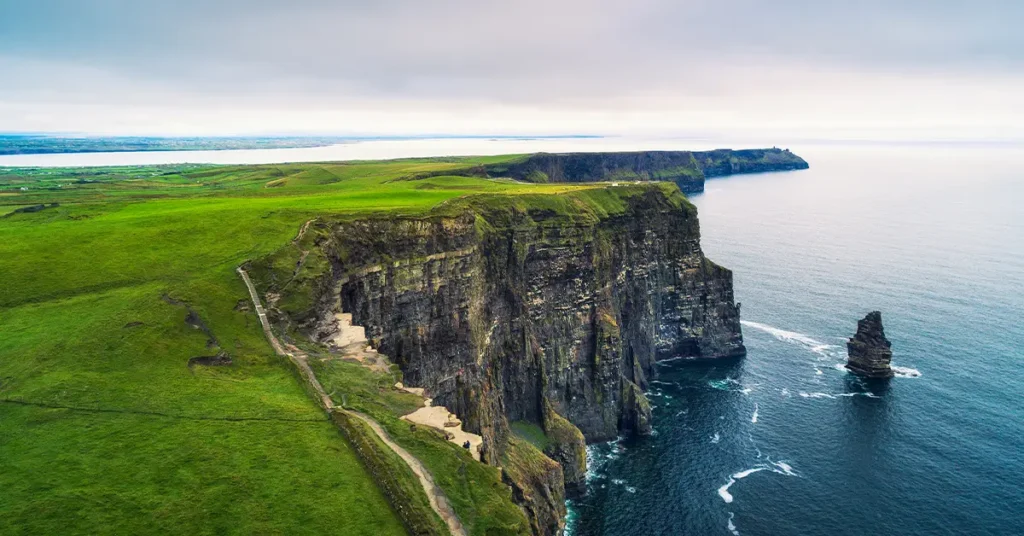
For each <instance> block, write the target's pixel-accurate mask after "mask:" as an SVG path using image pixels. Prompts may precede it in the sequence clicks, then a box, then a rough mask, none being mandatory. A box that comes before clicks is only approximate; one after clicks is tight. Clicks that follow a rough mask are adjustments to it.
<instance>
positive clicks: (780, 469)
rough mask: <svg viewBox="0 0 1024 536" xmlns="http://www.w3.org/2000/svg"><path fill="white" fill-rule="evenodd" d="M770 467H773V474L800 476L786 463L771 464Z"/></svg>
mask: <svg viewBox="0 0 1024 536" xmlns="http://www.w3.org/2000/svg"><path fill="white" fill-rule="evenodd" d="M772 465H773V466H774V467H775V469H773V470H772V472H773V473H779V474H782V475H786V476H800V475H798V474H796V472H795V471H793V467H792V466H791V465H789V464H788V463H786V462H772Z"/></svg>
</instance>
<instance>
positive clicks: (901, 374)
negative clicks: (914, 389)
mask: <svg viewBox="0 0 1024 536" xmlns="http://www.w3.org/2000/svg"><path fill="white" fill-rule="evenodd" d="M892 371H893V373H894V374H896V377H897V378H920V377H921V371H920V370H917V369H915V368H910V367H897V366H892Z"/></svg>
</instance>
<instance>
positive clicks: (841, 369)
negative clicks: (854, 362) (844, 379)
mask: <svg viewBox="0 0 1024 536" xmlns="http://www.w3.org/2000/svg"><path fill="white" fill-rule="evenodd" d="M833 367H835V369H836V370H838V371H839V372H850V369H848V368H846V363H836V364H835V365H833Z"/></svg>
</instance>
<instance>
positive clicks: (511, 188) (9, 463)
mask: <svg viewBox="0 0 1024 536" xmlns="http://www.w3.org/2000/svg"><path fill="white" fill-rule="evenodd" d="M509 158H512V157H489V158H466V159H426V160H424V159H420V160H405V161H389V162H362V163H348V164H294V165H278V166H171V167H147V168H113V169H112V168H99V169H75V170H19V169H0V274H3V276H2V277H0V332H2V333H3V336H2V337H0V438H2V439H0V490H2V491H0V526H7V527H18V528H20V529H21V530H23V531H25V532H28V533H57V532H59V533H64V534H67V533H97V532H109V533H132V534H145V533H161V534H179V533H180V534H202V533H210V532H225V533H313V532H322V533H336V532H343V533H345V534H398V533H403V532H404V529H403V527H402V526H401V524H400V523H399V521H398V518H397V517H396V516H395V514H394V512H393V511H392V510H391V509H390V507H389V506H388V504H387V502H386V501H385V499H384V497H383V495H382V494H381V493H380V491H379V490H378V489H377V488H376V486H375V484H374V482H373V480H372V478H371V477H370V475H369V474H368V473H367V472H366V470H365V469H364V468H363V467H362V465H360V464H359V463H358V460H357V459H356V457H355V455H354V452H353V450H352V447H351V445H349V444H348V443H347V442H346V441H344V440H343V439H342V437H341V436H340V435H339V434H338V432H337V429H336V428H335V427H334V425H333V424H331V423H329V422H328V421H327V420H326V419H325V418H324V416H323V414H322V413H321V412H320V411H319V410H318V408H317V407H316V406H315V405H314V403H313V402H312V401H311V400H309V399H308V398H307V395H306V394H305V393H304V391H303V390H302V388H301V386H300V385H299V384H298V383H297V381H296V380H295V379H294V377H293V376H292V374H291V373H290V371H289V369H288V368H287V367H286V366H285V365H284V364H282V363H281V362H280V361H279V360H278V359H277V358H276V357H275V356H274V355H273V352H272V351H271V349H270V348H269V347H268V345H267V343H266V341H265V340H264V338H263V335H262V333H261V331H260V328H259V324H258V321H257V319H256V317H255V315H254V313H253V312H252V311H251V310H250V307H249V306H248V305H246V301H247V300H246V296H247V294H246V290H245V287H244V285H243V284H242V282H241V281H240V280H239V279H238V277H237V275H236V274H235V272H234V269H235V267H236V266H238V265H239V264H241V263H242V262H244V261H246V260H247V259H252V258H256V257H262V256H266V255H268V254H270V253H271V252H273V251H276V250H279V249H280V248H282V246H284V245H286V244H288V243H289V241H290V240H291V239H292V238H294V237H295V234H296V232H297V231H298V229H299V228H300V226H301V225H302V224H303V222H305V221H307V220H309V219H311V218H314V217H343V218H361V217H369V216H374V217H382V216H387V217H397V216H405V217H419V216H423V215H427V214H432V213H433V214H437V213H452V212H457V211H460V210H465V209H466V208H469V207H471V206H475V207H477V208H480V207H483V208H487V209H489V210H499V209H502V208H507V207H510V206H515V207H520V208H522V209H523V210H542V211H551V212H552V213H554V214H558V215H561V216H565V217H571V218H592V217H602V216H603V215H608V214H614V213H615V212H616V211H619V210H621V207H622V206H623V203H624V202H625V201H624V200H626V199H628V198H629V197H631V196H635V195H640V194H642V193H643V192H644V191H650V190H651V189H657V190H659V191H663V192H665V193H668V194H670V195H669V198H671V199H674V201H673V202H674V203H685V200H683V198H682V196H681V195H679V194H678V191H674V190H672V189H674V186H672V185H651V186H629V187H623V188H619V189H615V188H608V187H607V186H606V185H589V184H579V185H576V184H573V185H570V184H558V185H547V184H523V183H518V182H514V181H508V180H501V179H484V178H477V177H471V176H459V175H461V174H462V173H463V172H464V171H465V170H467V169H470V168H473V167H477V166H481V165H485V164H490V163H495V162H500V161H502V159H509ZM447 173H452V174H454V175H446V174H447ZM410 177H420V178H413V179H411V180H410ZM666 187H670V188H668V189H666ZM54 204H56V205H54ZM37 205H44V207H43V208H41V209H39V210H34V211H21V212H18V211H17V209H19V208H23V207H27V206H37ZM214 357H216V358H217V359H204V358H214ZM367 410H368V411H369V408H368V409H367ZM396 433H397V432H396ZM424 448H425V449H426V448H427V447H424ZM439 452H440V451H439ZM428 454H429V453H428ZM430 455H431V456H433V455H434V454H430ZM443 463H444V462H442V461H438V464H443ZM452 463H456V462H452ZM459 463H461V462H459ZM479 478H481V479H493V478H494V477H493V476H488V475H481V476H480V477H479ZM467 493H468V491H467ZM495 493H497V495H493V496H489V497H488V498H487V499H486V501H485V502H484V503H483V504H489V505H491V506H488V507H487V508H486V509H483V510H480V512H481V513H480V514H479V516H480V517H479V519H478V520H477V523H478V524H479V526H480V527H486V526H505V525H507V524H508V523H514V522H515V521H514V520H513V521H508V519H509V517H508V516H509V515H510V514H509V513H508V512H509V510H508V509H507V508H508V505H509V504H510V503H508V498H507V497H506V498H502V497H504V495H502V494H501V493H504V492H501V493H498V492H495ZM466 500H467V501H476V500H477V499H473V498H472V497H469V498H467V499H466ZM502 501H504V502H502ZM467 504H468V503H467ZM473 504H477V503H476V502H473ZM492 515H493V516H496V517H494V518H493V520H491V519H490V518H488V517H487V516H492Z"/></svg>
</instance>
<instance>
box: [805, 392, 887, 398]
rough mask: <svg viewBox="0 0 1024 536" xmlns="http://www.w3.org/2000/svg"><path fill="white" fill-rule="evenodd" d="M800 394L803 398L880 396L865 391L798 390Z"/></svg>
mask: <svg viewBox="0 0 1024 536" xmlns="http://www.w3.org/2000/svg"><path fill="white" fill-rule="evenodd" d="M800 396H802V397H804V398H833V399H835V398H839V397H853V396H864V397H867V398H880V397H879V396H878V395H876V394H874V393H867V392H857V393H837V394H829V393H805V392H803V391H800Z"/></svg>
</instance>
